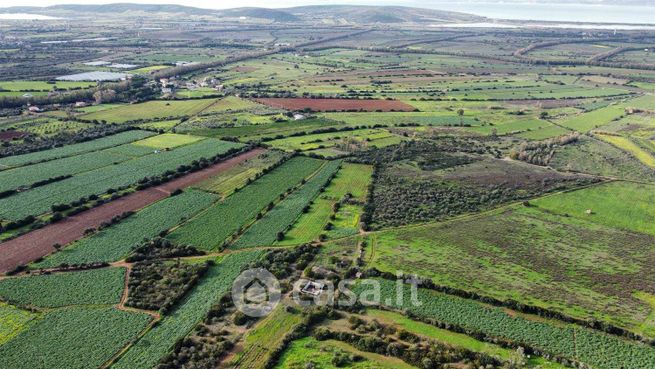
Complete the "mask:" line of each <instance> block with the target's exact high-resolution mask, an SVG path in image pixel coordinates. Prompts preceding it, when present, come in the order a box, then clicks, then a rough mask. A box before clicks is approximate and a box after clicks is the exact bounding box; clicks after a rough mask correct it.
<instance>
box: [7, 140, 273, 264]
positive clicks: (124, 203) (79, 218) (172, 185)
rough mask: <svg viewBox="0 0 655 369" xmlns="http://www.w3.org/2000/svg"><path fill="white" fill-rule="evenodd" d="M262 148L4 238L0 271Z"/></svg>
mask: <svg viewBox="0 0 655 369" xmlns="http://www.w3.org/2000/svg"><path fill="white" fill-rule="evenodd" d="M263 151H264V149H254V150H250V151H248V152H246V153H243V154H241V155H238V156H236V157H234V158H231V159H228V160H225V161H222V162H220V163H217V164H214V165H212V166H210V167H207V168H205V169H203V170H201V171H198V172H194V173H191V174H188V175H186V176H183V177H180V178H177V179H175V180H172V181H170V182H167V183H164V184H162V185H159V186H156V187H151V188H148V189H144V190H141V191H137V192H134V193H132V194H130V195H127V196H125V197H122V198H119V199H116V200H114V201H112V202H109V203H107V204H103V205H100V206H98V207H96V208H93V209H90V210H88V211H85V212H83V213H80V214H78V215H74V216H72V217H69V218H66V219H63V220H61V221H59V222H57V223H54V224H50V225H47V226H45V227H43V228H41V229H37V230H34V231H32V232H29V233H27V234H25V235H22V236H19V237H17V238H14V239H12V240H9V241H7V242H3V243H0V273H6V272H8V271H11V270H13V269H15V268H16V267H17V266H19V265H24V264H27V263H30V262H32V261H34V260H36V259H38V258H40V257H43V256H45V255H48V254H49V253H51V252H53V251H54V250H55V249H54V247H53V245H54V244H60V245H66V244H69V243H71V242H73V241H75V240H78V239H80V238H82V237H83V236H84V230H86V229H88V228H97V227H98V226H100V224H102V223H103V222H106V221H108V220H110V219H111V218H113V217H114V216H117V215H120V214H122V213H124V212H126V211H136V210H139V209H141V208H143V207H145V206H147V205H150V204H152V203H154V202H156V201H159V200H162V199H164V198H166V197H168V195H170V193H171V192H173V191H175V190H176V189H178V188H184V187H189V186H191V185H194V184H196V183H198V182H200V181H203V180H205V179H207V178H209V177H212V176H214V175H216V174H218V173H220V172H222V171H224V170H227V169H229V168H231V167H233V166H235V165H237V164H239V163H241V162H243V161H245V160H247V159H250V158H253V157H255V156H257V155H259V154H260V153H262V152H263Z"/></svg>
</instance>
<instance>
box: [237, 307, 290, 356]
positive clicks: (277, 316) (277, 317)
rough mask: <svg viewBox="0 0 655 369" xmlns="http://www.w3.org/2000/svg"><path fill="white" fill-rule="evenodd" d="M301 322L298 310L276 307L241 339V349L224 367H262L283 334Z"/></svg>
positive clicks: (280, 343) (280, 340) (280, 342)
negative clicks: (291, 310) (293, 311)
mask: <svg viewBox="0 0 655 369" xmlns="http://www.w3.org/2000/svg"><path fill="white" fill-rule="evenodd" d="M301 322H302V315H301V314H300V312H298V311H297V312H295V313H289V312H287V311H286V309H285V305H278V307H277V308H276V309H275V310H274V311H273V312H272V313H271V314H270V315H268V316H267V317H265V318H264V319H263V320H262V321H260V322H258V323H257V325H256V326H255V327H254V328H253V329H251V330H250V331H249V332H248V333H247V334H246V336H245V337H244V339H243V351H241V352H239V354H238V355H237V356H236V357H235V358H234V359H232V360H230V362H229V363H227V364H226V368H234V369H237V368H262V367H264V364H265V363H266V362H267V361H268V360H270V354H271V352H273V351H275V350H276V349H277V348H278V347H280V346H281V345H282V343H283V342H282V341H283V339H284V336H285V335H286V334H287V333H288V332H290V331H292V330H293V329H294V328H295V327H296V326H297V325H298V324H300V323H301Z"/></svg>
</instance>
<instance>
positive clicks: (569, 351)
mask: <svg viewBox="0 0 655 369" xmlns="http://www.w3.org/2000/svg"><path fill="white" fill-rule="evenodd" d="M376 281H378V282H380V284H381V294H380V297H381V298H380V300H379V301H383V302H384V304H385V305H387V306H389V307H392V308H395V309H401V310H405V311H407V312H409V313H411V314H413V315H415V316H417V317H419V318H421V319H427V320H432V321H435V322H439V323H442V324H447V325H450V326H452V325H454V326H457V327H461V328H463V329H465V330H466V331H468V332H470V333H474V334H476V335H477V334H482V335H483V336H487V337H492V338H497V339H501V340H504V341H507V342H512V343H514V344H516V345H521V346H527V347H531V348H533V349H535V350H537V351H540V352H544V353H548V354H550V355H554V356H556V357H560V358H566V359H572V360H576V361H580V362H583V363H586V364H588V365H591V366H592V367H594V368H598V369H616V368H623V369H641V368H653V367H655V348H653V347H651V346H648V345H645V344H641V343H637V342H631V341H627V340H625V339H622V338H619V337H614V336H610V335H607V334H605V333H601V332H596V331H593V330H590V329H587V328H582V327H578V326H575V325H572V324H566V325H565V324H552V323H549V322H547V321H536V320H528V319H526V318H524V317H520V316H511V315H509V314H508V313H507V312H505V311H504V310H503V309H502V308H497V307H489V306H485V305H483V304H480V303H478V302H475V301H471V300H466V299H463V298H460V297H455V296H449V295H445V294H442V293H438V292H435V291H430V290H424V289H419V290H418V293H417V299H418V301H419V304H413V303H412V299H411V298H410V296H411V291H410V288H409V287H408V286H407V285H405V286H404V287H403V288H404V298H403V299H402V300H401V301H398V299H397V298H396V296H397V295H396V284H395V283H394V282H392V281H388V280H376ZM368 288H369V287H367V286H364V285H360V286H358V287H357V288H356V292H360V293H361V292H363V291H369V289H368Z"/></svg>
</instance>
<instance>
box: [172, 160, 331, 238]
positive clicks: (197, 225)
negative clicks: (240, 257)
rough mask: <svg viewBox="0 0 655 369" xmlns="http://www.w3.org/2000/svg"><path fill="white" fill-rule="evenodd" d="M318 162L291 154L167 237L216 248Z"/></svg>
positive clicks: (313, 168) (297, 181) (293, 184)
mask: <svg viewBox="0 0 655 369" xmlns="http://www.w3.org/2000/svg"><path fill="white" fill-rule="evenodd" d="M322 164H323V162H322V161H320V160H316V159H310V158H305V157H297V158H293V159H291V160H289V161H287V162H286V163H284V164H283V165H281V166H280V167H278V168H276V169H274V170H273V171H271V172H270V173H268V174H266V175H265V176H263V177H261V178H259V179H258V180H256V181H254V182H253V183H251V184H249V185H247V186H246V187H244V188H243V189H241V190H239V191H238V192H236V193H234V194H233V195H231V196H229V197H228V198H226V199H225V200H224V201H222V202H219V203H217V204H215V205H214V206H212V207H210V208H209V209H207V210H206V211H205V212H203V213H201V214H199V215H198V216H196V217H195V218H193V219H191V220H190V221H189V222H188V223H186V224H184V225H183V226H182V227H180V228H178V229H176V230H175V231H174V232H172V233H171V234H170V235H169V236H168V237H169V238H170V239H171V240H172V241H175V242H177V243H181V244H190V245H193V246H195V247H197V248H199V249H203V250H213V249H217V248H219V247H221V246H222V245H223V243H224V241H225V240H226V239H227V238H228V237H230V236H232V235H233V234H235V233H236V232H237V231H239V229H241V228H242V227H243V226H244V225H245V224H246V223H247V222H249V221H252V220H254V219H255V217H256V216H257V213H259V212H261V211H262V209H264V208H265V207H266V206H267V205H268V204H269V203H271V202H273V201H275V200H276V199H277V198H278V197H279V195H280V194H282V193H284V192H285V191H287V190H288V189H289V188H292V187H294V186H295V185H297V184H298V183H299V182H300V181H302V180H303V179H304V178H307V177H309V176H310V175H312V173H314V172H316V171H317V170H318V169H319V168H320V167H321V165H322Z"/></svg>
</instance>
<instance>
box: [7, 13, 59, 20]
mask: <svg viewBox="0 0 655 369" xmlns="http://www.w3.org/2000/svg"><path fill="white" fill-rule="evenodd" d="M2 19H7V20H48V19H57V18H53V17H48V16H47V15H39V14H27V13H6V14H0V20H2Z"/></svg>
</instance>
